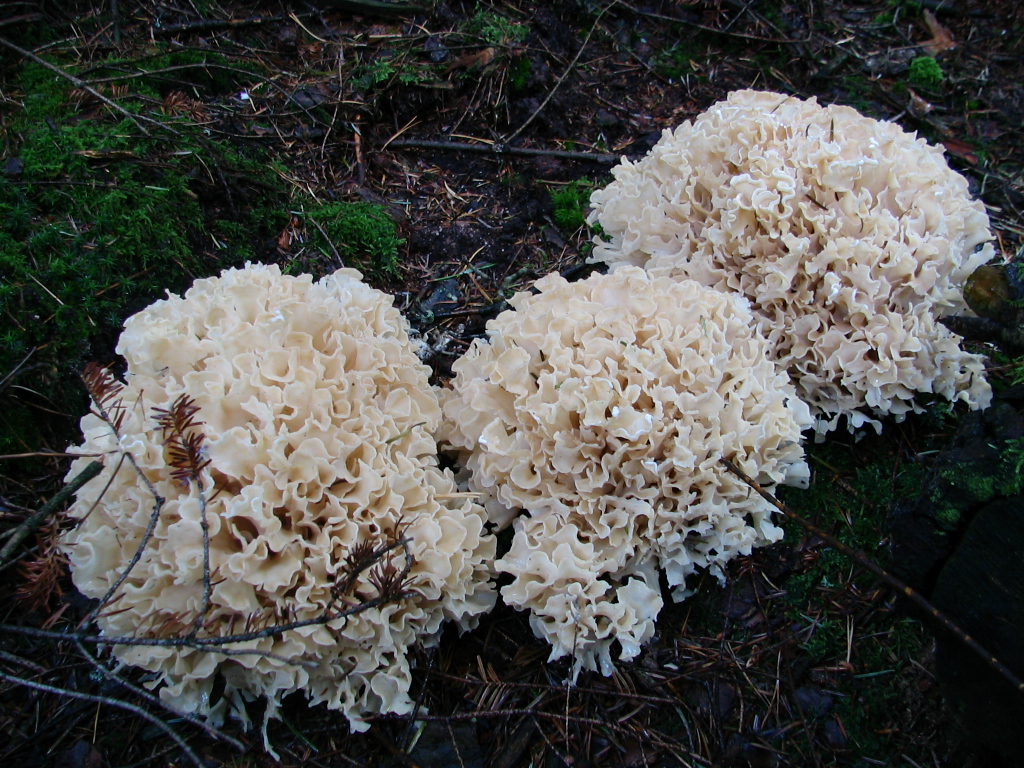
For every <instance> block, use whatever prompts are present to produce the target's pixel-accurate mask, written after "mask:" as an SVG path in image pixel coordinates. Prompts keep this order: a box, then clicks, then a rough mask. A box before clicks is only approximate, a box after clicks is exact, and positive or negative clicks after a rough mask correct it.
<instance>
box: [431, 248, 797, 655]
mask: <svg viewBox="0 0 1024 768" xmlns="http://www.w3.org/2000/svg"><path fill="white" fill-rule="evenodd" d="M535 288H536V289H537V291H539V293H538V294H537V295H532V294H530V293H520V294H518V295H516V296H515V297H513V298H512V299H511V301H510V303H511V305H512V307H513V310H510V311H507V312H504V313H502V314H501V315H499V316H498V317H497V318H495V319H494V320H492V321H491V322H489V323H488V326H487V335H488V338H487V340H486V341H483V340H479V339H478V340H477V341H475V342H474V343H473V345H472V347H471V348H470V349H469V351H468V352H467V354H466V355H465V356H464V357H462V358H461V359H460V360H458V361H457V362H456V363H455V364H454V366H453V370H454V372H455V378H454V379H453V382H452V389H451V390H450V391H448V392H446V393H445V395H444V396H443V397H442V403H443V408H444V414H445V417H446V419H445V422H444V426H443V431H442V433H441V441H442V444H444V442H447V443H448V444H450V445H451V446H452V447H454V448H455V449H456V450H457V451H458V452H459V454H460V458H461V461H462V464H463V466H464V467H465V468H466V470H467V471H466V477H467V483H468V486H469V488H470V489H471V490H473V491H476V492H478V493H480V494H481V495H482V497H483V500H484V506H485V508H486V509H487V511H488V516H489V518H490V519H491V520H492V521H493V522H495V523H497V524H498V525H499V526H500V527H504V526H507V525H508V524H509V523H510V522H512V524H513V525H514V535H513V539H512V544H511V549H510V550H509V551H508V552H507V554H505V555H504V557H502V558H501V559H500V560H498V562H497V569H498V571H499V572H503V573H506V574H509V575H511V576H512V578H513V580H512V582H511V583H510V584H508V585H507V586H505V587H503V588H502V590H501V594H502V597H503V598H504V600H505V602H506V603H508V604H509V605H511V606H514V607H517V608H520V609H528V610H529V611H530V612H531V617H530V622H531V626H532V627H533V630H534V632H535V633H536V634H537V635H538V637H541V638H544V639H546V640H547V641H548V642H549V643H550V644H551V646H552V651H551V658H552V659H556V658H559V657H562V656H566V655H569V656H574V657H575V660H576V669H577V671H578V670H579V668H581V667H582V668H588V669H595V668H597V667H598V666H599V667H600V669H601V671H602V672H603V673H604V674H610V673H611V670H612V660H611V650H612V645H613V644H614V643H615V642H616V641H617V642H618V644H619V647H620V648H621V652H620V654H619V657H620V658H621V659H623V660H628V659H631V658H633V657H635V656H636V655H637V653H639V650H640V647H641V645H642V644H643V643H644V642H645V641H646V640H648V639H650V638H651V636H652V635H653V634H654V620H655V618H656V617H657V615H658V613H659V611H660V610H661V607H662V597H661V589H660V587H659V583H658V579H659V576H658V571H659V569H660V570H661V571H664V573H665V575H666V577H667V580H668V584H669V585H670V586H671V587H672V589H673V594H674V597H675V599H677V600H678V599H682V598H683V597H685V596H686V595H687V594H688V591H687V587H686V579H687V577H688V576H689V575H690V574H691V573H693V572H694V571H695V570H696V569H698V568H707V569H709V571H710V572H712V573H714V574H715V575H716V576H718V577H719V578H722V576H723V573H722V566H723V564H725V563H726V562H727V561H728V560H729V559H730V558H732V557H734V556H736V555H739V554H749V552H750V551H751V548H752V547H754V546H757V545H761V544H765V543H768V542H772V541H776V540H777V539H779V538H780V537H781V535H782V532H781V530H780V529H779V528H778V527H776V526H775V525H774V524H773V523H772V521H771V514H772V508H771V507H770V506H769V505H768V503H767V502H765V501H764V500H763V499H762V498H761V497H760V496H758V495H757V494H754V493H751V491H750V489H749V488H748V487H747V486H746V485H745V484H743V483H742V482H740V481H738V480H737V479H735V478H734V477H733V476H732V475H730V474H729V473H728V471H727V470H726V469H725V468H724V467H723V466H722V465H721V464H720V462H719V459H720V458H721V457H725V458H727V459H729V460H730V461H732V462H734V463H735V464H736V465H737V466H739V467H740V468H741V469H742V470H743V471H744V472H745V473H747V474H748V475H749V476H751V477H755V478H758V479H759V480H760V481H761V482H762V483H765V484H768V485H771V484H774V483H789V484H796V485H800V484H804V483H805V482H806V480H807V479H808V476H809V475H808V468H807V465H806V464H805V463H804V461H803V452H802V449H801V447H800V432H801V430H802V429H804V428H807V427H809V426H810V424H811V417H810V413H809V411H808V409H807V406H806V405H804V404H803V403H802V402H801V401H800V400H799V398H797V397H796V394H795V391H794V389H793V387H792V385H791V384H790V382H789V381H788V379H787V377H786V375H785V374H784V373H782V372H780V371H779V370H778V368H777V367H776V365H775V363H774V362H772V360H771V359H770V357H769V355H768V344H767V342H766V341H765V340H764V338H763V337H761V336H760V335H759V334H758V333H757V332H756V331H755V329H754V327H753V319H752V316H751V313H750V310H749V307H748V304H747V301H746V300H745V299H743V298H741V297H739V296H733V295H727V294H723V293H719V292H717V291H714V290H712V289H708V288H704V287H702V286H700V285H699V284H697V283H696V282H693V281H675V280H672V279H669V278H652V277H650V276H648V275H647V274H646V273H645V272H644V271H643V270H641V269H638V268H635V267H631V268H623V269H620V270H617V271H616V272H614V273H613V274H611V275H593V276H591V277H590V278H588V279H587V280H584V281H581V282H577V283H568V282H566V281H565V280H564V279H563V278H561V277H560V276H559V275H549V276H547V277H545V278H543V279H541V280H540V281H538V282H537V283H536V286H535ZM523 510H525V511H526V514H525V515H521V516H519V517H515V516H516V514H517V513H519V512H520V511H523ZM513 518H515V519H514V521H513Z"/></svg>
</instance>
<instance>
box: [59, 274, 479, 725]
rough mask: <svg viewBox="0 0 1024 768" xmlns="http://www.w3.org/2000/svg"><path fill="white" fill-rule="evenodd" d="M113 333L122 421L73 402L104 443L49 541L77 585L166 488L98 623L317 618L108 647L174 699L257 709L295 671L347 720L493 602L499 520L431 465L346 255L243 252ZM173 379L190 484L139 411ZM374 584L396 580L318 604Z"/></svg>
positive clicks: (138, 524)
mask: <svg viewBox="0 0 1024 768" xmlns="http://www.w3.org/2000/svg"><path fill="white" fill-rule="evenodd" d="M117 351H118V352H119V354H121V355H123V356H124V358H125V359H126V361H127V370H128V372H127V377H126V385H125V386H124V388H123V390H122V391H121V392H120V395H119V397H120V402H121V403H122V405H123V415H122V416H121V417H120V419H121V424H120V429H119V433H120V434H115V433H114V431H113V430H112V429H111V425H110V424H109V423H107V422H105V421H104V420H102V419H101V418H100V417H99V416H97V415H95V414H90V415H88V416H86V417H85V418H84V419H83V420H82V431H83V433H84V435H85V441H84V443H83V444H82V446H81V448H80V451H81V452H82V453H85V454H103V455H108V456H109V457H110V458H109V459H108V460H107V466H106V468H105V470H104V473H103V474H102V475H101V476H100V477H99V478H97V479H96V480H94V481H93V482H91V483H90V484H88V485H86V486H85V487H84V488H83V489H82V490H81V491H80V492H79V493H78V496H77V500H76V502H75V504H74V505H73V506H72V508H71V510H70V515H71V517H72V518H76V519H77V520H78V526H77V527H76V528H75V529H74V530H72V531H70V532H69V533H68V534H66V535H65V537H64V539H63V546H64V548H65V550H66V551H67V553H68V555H69V559H70V561H71V565H72V569H73V576H74V581H75V584H76V586H77V587H78V588H79V589H80V590H81V591H82V593H83V594H85V595H87V596H88V597H92V598H98V597H101V596H103V595H104V594H105V593H106V592H107V590H108V589H109V588H110V586H111V585H112V584H114V583H115V581H116V580H117V579H119V578H120V577H121V574H122V573H123V572H124V571H125V569H126V566H127V565H128V564H129V563H130V561H131V559H132V557H133V556H134V555H135V553H136V551H137V550H138V549H139V548H140V544H141V543H143V541H144V537H145V532H146V530H147V527H148V526H149V525H150V522H151V519H152V516H153V510H154V496H153V493H152V492H151V490H150V487H149V485H148V484H152V487H153V489H154V490H155V491H156V493H157V494H158V495H159V496H161V497H162V498H163V499H164V502H163V505H162V508H161V509H160V513H159V517H158V519H157V520H156V525H155V528H154V529H153V531H152V536H151V537H150V538H149V540H148V541H146V542H145V546H144V547H142V551H141V557H140V559H139V560H138V563H137V564H135V565H134V567H132V568H131V569H130V571H129V572H128V575H127V578H126V579H125V580H124V582H123V584H121V586H120V588H119V589H118V591H117V593H116V595H115V596H114V598H113V600H112V601H111V603H110V604H109V605H108V606H106V607H105V608H104V610H103V612H102V613H101V614H100V618H99V619H98V623H99V627H100V629H101V630H102V632H103V634H104V635H106V636H121V637H135V638H178V639H180V638H187V637H190V636H194V637H199V638H210V637H228V636H238V635H245V634H247V633H252V632H253V631H255V630H259V629H263V628H266V627H268V626H274V625H279V624H286V623H289V622H303V621H306V620H310V621H312V622H314V623H310V624H309V625H308V626H304V627H301V628H297V629H293V630H289V631H287V632H285V633H283V634H276V635H272V636H265V637H260V638H255V639H248V640H240V641H235V642H231V643H226V644H224V645H220V646H217V648H216V649H211V648H210V647H205V648H202V649H200V648H196V647H189V646H187V645H184V646H183V645H169V646H152V645H141V646H140V645H117V646H115V649H114V650H115V653H116V655H117V656H118V657H119V658H121V659H122V660H124V661H126V662H130V663H132V664H135V665H137V666H140V667H142V668H144V669H147V670H149V671H151V672H153V673H155V674H156V675H157V676H158V679H159V680H161V681H162V682H164V683H165V684H166V685H164V686H163V687H162V688H161V690H160V696H161V698H162V699H163V700H164V701H165V702H167V703H168V704H170V705H172V706H174V707H175V708H177V709H179V710H183V711H188V712H197V713H201V714H212V715H214V716H215V717H217V716H221V715H223V713H224V712H225V710H233V711H234V712H236V713H237V714H239V715H241V716H243V717H244V713H245V711H244V706H243V705H244V702H245V701H246V700H248V699H252V698H256V697H265V698H266V699H267V701H268V706H269V707H270V712H271V713H273V711H274V709H275V707H276V705H277V703H278V702H279V701H280V700H281V698H282V697H283V696H285V695H287V694H288V693H291V692H292V691H296V690H300V689H301V690H304V691H305V692H306V693H307V695H308V696H309V698H310V700H311V701H313V702H326V703H327V704H328V705H329V706H330V707H332V708H336V709H340V710H342V711H343V712H344V713H345V714H346V715H347V716H348V718H349V721H350V723H351V724H352V727H353V728H354V729H356V730H363V729H365V728H366V727H367V726H366V724H365V723H364V722H363V721H362V720H360V718H361V717H362V716H363V715H365V714H367V713H377V712H409V711H411V709H412V706H413V704H412V702H411V701H410V699H409V695H408V691H409V685H410V664H409V658H408V654H409V652H410V649H411V647H412V646H413V645H414V644H416V643H426V644H430V643H432V642H434V641H435V640H436V639H437V636H438V634H439V630H440V628H441V625H442V622H444V621H446V620H450V621H453V622H455V623H456V624H457V625H458V626H459V627H461V628H463V629H467V628H470V627H472V626H474V625H475V623H476V622H477V620H478V619H479V617H480V616H481V615H482V614H484V613H486V612H487V611H489V610H490V608H491V607H492V606H493V604H494V600H495V598H496V595H495V593H494V589H493V585H492V584H491V582H490V577H491V570H492V568H493V565H492V564H493V560H494V557H495V540H494V536H493V535H490V534H488V533H487V532H486V530H485V519H484V513H483V510H482V508H481V507H480V506H479V505H478V504H476V503H475V502H473V501H472V500H471V499H469V498H467V497H466V496H465V495H461V494H459V493H458V492H457V489H456V486H455V482H454V478H453V476H452V475H451V473H450V471H445V470H441V469H439V468H438V464H437V452H436V443H435V442H434V438H433V432H434V430H435V429H436V428H437V426H438V422H439V420H440V417H441V410H440V407H439V404H438V399H437V395H436V393H435V391H434V390H433V389H432V388H431V387H430V386H429V385H428V381H427V379H428V375H429V370H428V369H427V367H426V366H424V365H423V364H422V363H420V361H419V360H418V358H417V357H416V354H415V352H414V350H413V347H412V345H411V344H410V342H409V338H408V335H407V326H406V323H405V321H404V319H403V318H402V317H401V316H400V314H399V313H398V311H397V310H396V309H395V308H394V307H393V306H392V300H391V297H390V296H388V295H386V294H384V293H382V292H380V291H377V290H375V289H373V288H370V287H369V286H367V285H365V284H364V283H362V282H361V280H360V279H359V273H357V272H355V271H353V270H340V271H338V272H336V273H334V274H332V275H328V276H327V277H325V278H323V279H322V280H320V281H318V282H313V280H312V278H310V277H309V276H301V277H290V276H285V275H282V274H281V272H280V270H279V269H278V268H277V267H274V266H249V267H247V268H245V269H240V270H229V271H226V272H224V273H223V274H222V275H221V276H220V277H217V278H212V279H208V280H199V281H197V282H196V283H195V284H194V285H193V287H192V288H191V289H190V290H189V291H188V292H187V293H186V294H185V296H184V297H177V296H170V297H169V298H167V299H166V300H163V301H159V302H157V303H155V304H153V305H152V306H150V307H149V308H148V309H146V310H144V311H143V312H141V313H139V314H138V315H135V316H134V317H132V318H131V319H129V320H128V322H127V323H126V327H125V330H124V333H123V334H122V336H121V340H120V343H119V345H118V348H117ZM182 395H185V396H187V397H188V398H190V399H191V401H192V402H193V403H194V405H195V406H198V411H197V412H196V419H197V420H198V421H200V422H201V424H196V425H195V426H194V427H193V429H195V430H199V431H201V434H202V435H203V438H204V439H203V440H202V450H203V461H204V462H206V461H208V463H207V464H205V466H202V468H201V470H200V472H199V473H198V478H197V479H196V480H194V481H192V482H189V481H187V480H186V481H184V482H183V481H182V477H181V474H180V473H177V474H176V473H175V470H174V466H175V464H174V460H173V457H172V456H170V455H169V451H168V447H167V445H166V444H165V438H166V435H165V434H162V431H161V429H160V428H159V427H158V425H157V424H156V423H155V422H154V414H155V413H159V412H160V411H163V412H167V411H168V410H170V409H172V408H173V406H174V403H175V402H176V401H177V400H178V398H180V397H181V396H182ZM157 409H159V410H157ZM121 452H124V453H125V454H127V455H129V456H130V457H131V460H130V461H124V460H119V458H118V457H119V454H120V453H121ZM83 461H88V459H85V458H83V459H79V460H78V461H77V462H76V463H75V464H74V465H73V466H72V467H71V474H74V473H75V472H77V471H78V470H79V469H80V466H79V465H80V464H81V463H82V462H83ZM136 466H137V467H138V471H137V470H136ZM140 473H141V474H140ZM203 517H205V520H206V523H207V524H208V537H209V545H208V548H207V549H208V560H209V577H210V579H209V580H210V584H211V587H210V591H209V599H208V601H204V586H203V584H204V578H203V576H204V568H205V566H204V561H205V558H206V555H205V554H204V543H203V541H204V537H203V530H202V524H201V520H202V518H203ZM403 538H404V539H406V540H407V544H405V545H404V546H394V547H393V548H392V549H391V550H390V551H389V552H387V553H386V554H384V555H382V556H381V557H380V559H379V562H378V563H377V564H376V565H372V566H371V567H367V568H366V569H365V570H364V571H363V572H361V573H355V574H353V573H352V569H353V568H357V567H358V565H359V563H360V562H361V561H363V560H365V558H366V557H367V555H368V553H369V552H370V551H372V550H373V549H375V548H376V549H378V550H379V549H381V548H382V547H385V546H387V544H388V543H389V542H390V543H392V544H397V543H398V542H399V541H400V540H401V539H403ZM406 569H408V573H407V574H405V576H404V578H403V576H402V574H403V572H404V571H405V570H406ZM396 579H398V580H400V581H401V583H400V584H397V585H396V584H395V581H396ZM388 582H390V583H391V586H390V587H389V586H388V584H387V583H388ZM345 584H349V588H347V589H341V588H340V587H341V585H345ZM382 589H383V590H388V589H392V590H394V591H395V592H400V593H401V594H396V595H391V596H390V597H391V598H392V599H388V600H386V601H384V603H383V604H381V605H378V606H376V607H373V608H370V609H368V610H365V611H363V612H361V613H357V614H355V615H350V616H347V617H342V618H337V619H334V620H331V621H328V622H326V623H323V622H318V620H319V619H321V618H322V617H324V616H325V615H328V614H331V613H336V612H338V611H341V610H344V609H348V608H352V607H354V606H356V605H358V604H360V603H364V602H368V601H373V600H375V599H376V598H379V597H381V590H382ZM204 603H208V604H205V611H204ZM197 617H199V624H198V631H197V632H195V627H196V626H197V625H196V620H197ZM193 632H195V634H192V633H193ZM216 676H219V677H220V678H221V679H222V680H223V681H224V683H225V684H226V685H225V688H224V691H223V694H222V695H221V696H220V698H219V701H217V700H215V698H214V693H213V691H214V681H215V677H216Z"/></svg>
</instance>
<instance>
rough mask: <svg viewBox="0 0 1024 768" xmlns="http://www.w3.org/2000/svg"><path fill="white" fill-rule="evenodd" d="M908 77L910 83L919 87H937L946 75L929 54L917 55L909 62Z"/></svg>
mask: <svg viewBox="0 0 1024 768" xmlns="http://www.w3.org/2000/svg"><path fill="white" fill-rule="evenodd" d="M908 77H909V78H910V82H911V84H912V85H916V86H918V87H920V88H938V87H939V86H940V85H942V81H943V80H944V79H945V78H946V75H945V74H944V73H943V72H942V67H940V66H939V62H937V61H936V60H935V59H933V58H932V57H931V56H918V57H917V58H916V59H913V60H911V62H910V70H909V72H908Z"/></svg>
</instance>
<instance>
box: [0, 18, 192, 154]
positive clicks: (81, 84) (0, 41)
mask: <svg viewBox="0 0 1024 768" xmlns="http://www.w3.org/2000/svg"><path fill="white" fill-rule="evenodd" d="M0 45H2V46H4V47H6V48H10V49H11V50H12V51H15V52H16V53H18V54H20V55H22V56H24V57H25V58H26V59H29V60H31V61H34V62H35V63H36V64H38V65H39V66H41V67H45V68H46V69H48V70H50V71H51V72H53V73H54V74H56V75H60V76H61V77H63V78H64V79H65V80H68V81H70V82H71V84H72V85H74V86H75V88H80V89H81V90H83V91H85V92H86V93H88V94H90V95H91V96H94V97H95V98H97V99H99V100H100V101H102V102H103V103H104V104H106V105H107V106H108V107H110V108H111V109H112V110H114V111H115V112H118V113H120V114H121V115H123V116H124V117H127V118H128V119H129V120H131V121H132V122H133V123H135V125H136V126H138V129H139V130H140V131H142V133H143V134H145V135H146V136H149V131H147V130H146V128H145V126H143V125H142V123H140V122H139V121H140V120H141V121H142V122H147V123H156V124H157V125H159V126H160V127H161V128H164V129H166V130H169V131H170V132H171V133H173V134H175V135H177V136H180V135H181V134H180V133H178V132H177V131H175V130H174V129H172V128H170V127H168V126H166V125H164V124H163V123H161V122H159V121H158V120H153V119H151V118H148V117H143V116H142V115H133V114H132V113H131V112H129V111H128V110H127V109H125V108H124V107H122V106H121V105H120V104H118V103H117V102H114V101H111V100H110V99H108V98H107V97H106V96H104V95H103V94H102V93H100V92H99V91H97V90H96V89H95V88H93V87H92V86H91V85H89V84H88V83H87V82H85V80H82V79H81V78H78V77H75V76H74V75H72V74H71V73H70V72H65V71H64V70H63V69H61V68H60V67H58V66H55V65H54V64H51V63H50V62H48V61H47V60H46V59H44V58H42V57H40V56H36V55H35V54H34V53H32V52H31V51H26V50H25V49H24V48H22V47H20V46H17V45H15V44H14V43H12V42H11V41H10V40H6V39H5V38H2V37H0Z"/></svg>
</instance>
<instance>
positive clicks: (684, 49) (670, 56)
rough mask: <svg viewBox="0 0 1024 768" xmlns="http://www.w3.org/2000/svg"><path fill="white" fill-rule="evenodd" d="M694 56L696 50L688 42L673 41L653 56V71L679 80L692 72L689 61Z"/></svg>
mask: <svg viewBox="0 0 1024 768" xmlns="http://www.w3.org/2000/svg"><path fill="white" fill-rule="evenodd" d="M696 57H697V51H696V50H695V49H694V48H693V47H692V46H691V45H690V44H687V43H674V44H673V45H672V47H671V48H667V49H665V50H663V51H660V52H659V53H658V55H657V56H655V58H654V62H653V66H654V71H655V72H657V73H658V74H659V75H661V76H662V77H664V78H666V79H668V80H681V79H682V78H684V77H686V75H689V74H692V73H693V71H694V70H693V66H692V65H691V64H690V62H691V61H692V60H693V59H695V58H696Z"/></svg>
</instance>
